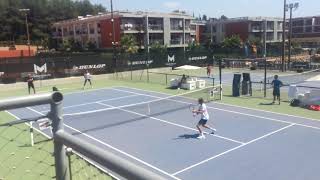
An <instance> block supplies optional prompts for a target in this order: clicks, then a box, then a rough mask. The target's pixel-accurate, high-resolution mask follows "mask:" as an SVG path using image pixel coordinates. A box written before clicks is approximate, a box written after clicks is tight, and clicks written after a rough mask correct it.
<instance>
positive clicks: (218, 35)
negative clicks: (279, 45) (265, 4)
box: [205, 17, 283, 43]
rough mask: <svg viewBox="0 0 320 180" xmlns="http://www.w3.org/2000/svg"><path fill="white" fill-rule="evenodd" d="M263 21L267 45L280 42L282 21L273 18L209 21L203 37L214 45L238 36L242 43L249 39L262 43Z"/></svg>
mask: <svg viewBox="0 0 320 180" xmlns="http://www.w3.org/2000/svg"><path fill="white" fill-rule="evenodd" d="M265 21H266V23H267V27H266V34H267V38H266V39H267V43H271V42H280V41H282V27H283V20H282V19H281V18H274V17H240V18H231V19H219V20H216V19H210V20H209V21H208V22H207V25H206V30H205V35H206V37H207V38H208V39H211V40H212V41H213V42H215V43H221V42H222V41H223V40H224V39H225V37H230V36H232V35H239V36H240V38H241V39H242V41H244V42H246V41H247V40H249V39H251V38H255V39H260V40H261V41H263V37H264V23H265Z"/></svg>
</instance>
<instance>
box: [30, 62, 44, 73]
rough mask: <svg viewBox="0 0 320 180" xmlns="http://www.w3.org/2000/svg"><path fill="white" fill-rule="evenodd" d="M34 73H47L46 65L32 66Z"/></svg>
mask: <svg viewBox="0 0 320 180" xmlns="http://www.w3.org/2000/svg"><path fill="white" fill-rule="evenodd" d="M33 70H34V73H36V74H38V73H47V64H46V63H45V64H44V65H42V66H37V65H36V64H34V65H33Z"/></svg>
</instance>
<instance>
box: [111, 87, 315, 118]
mask: <svg viewBox="0 0 320 180" xmlns="http://www.w3.org/2000/svg"><path fill="white" fill-rule="evenodd" d="M118 87H120V88H127V89H134V90H139V91H145V92H151V93H156V94H163V95H167V96H169V95H170V94H167V93H163V92H157V91H151V90H144V89H138V88H133V87H125V86H118ZM114 88H117V87H113V89H114ZM118 90H119V89H118ZM129 92H132V91H129ZM215 104H221V105H225V106H231V107H238V108H242V109H248V110H253V111H261V112H267V113H271V114H278V115H282V116H289V117H295V118H301V119H306V120H311V121H317V122H319V121H320V119H313V118H308V117H302V116H295V115H291V114H285V113H277V112H272V111H267V110H262V109H255V108H249V107H242V106H237V105H232V104H226V103H221V102H215Z"/></svg>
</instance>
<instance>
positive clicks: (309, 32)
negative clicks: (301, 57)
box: [292, 16, 320, 48]
mask: <svg viewBox="0 0 320 180" xmlns="http://www.w3.org/2000/svg"><path fill="white" fill-rule="evenodd" d="M292 41H293V42H298V43H300V44H301V45H302V47H305V48H319V47H320V16H310V17H299V18H293V19H292Z"/></svg>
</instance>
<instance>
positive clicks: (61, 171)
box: [49, 94, 70, 180]
mask: <svg viewBox="0 0 320 180" xmlns="http://www.w3.org/2000/svg"><path fill="white" fill-rule="evenodd" d="M61 96H62V94H61ZM50 108H51V111H50V116H49V117H50V119H51V120H52V133H53V138H54V140H53V144H54V159H55V172H56V179H57V180H69V179H70V174H69V172H70V171H69V166H68V160H67V154H66V148H65V146H64V145H63V143H61V142H59V141H57V140H56V139H55V136H56V133H57V132H58V131H59V130H60V131H61V130H62V131H63V129H64V128H63V126H64V125H63V118H62V102H61V101H58V102H52V103H50Z"/></svg>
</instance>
